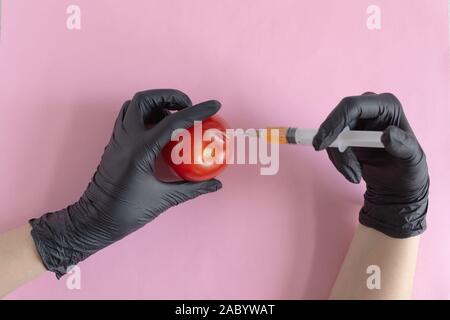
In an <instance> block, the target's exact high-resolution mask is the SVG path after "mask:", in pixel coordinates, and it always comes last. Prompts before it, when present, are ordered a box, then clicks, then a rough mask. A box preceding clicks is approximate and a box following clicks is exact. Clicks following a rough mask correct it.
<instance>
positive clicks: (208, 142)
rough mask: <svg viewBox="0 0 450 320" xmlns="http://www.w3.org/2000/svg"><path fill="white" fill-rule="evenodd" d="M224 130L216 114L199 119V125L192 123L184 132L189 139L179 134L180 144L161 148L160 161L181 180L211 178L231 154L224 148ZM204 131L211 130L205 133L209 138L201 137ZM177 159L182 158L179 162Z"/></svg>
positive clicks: (172, 143)
mask: <svg viewBox="0 0 450 320" xmlns="http://www.w3.org/2000/svg"><path fill="white" fill-rule="evenodd" d="M200 126H201V131H200ZM227 127H228V125H227V123H226V122H225V121H224V120H223V119H222V118H221V117H219V116H217V115H214V116H212V117H210V118H208V119H206V120H203V121H202V123H201V125H200V124H196V125H195V126H192V127H190V128H189V129H187V131H188V132H189V136H184V135H181V138H180V141H170V142H169V143H168V144H167V145H166V146H165V147H164V149H163V150H162V154H163V157H164V160H165V161H166V162H167V164H168V165H169V167H170V168H172V169H173V171H175V173H176V174H177V175H178V176H179V177H181V178H183V179H184V180H188V181H203V180H209V179H211V178H214V177H215V176H217V175H218V174H219V173H220V172H221V171H222V170H223V169H225V167H226V158H227V155H228V153H229V152H230V151H231V150H228V149H229V148H227V142H228V138H227V136H226V134H225V133H226V132H225V130H226V128H227ZM208 129H214V130H212V131H209V136H204V133H205V131H207V130H208ZM194 132H195V134H194ZM185 139H188V140H187V141H185ZM176 157H178V160H177V159H175V158H176ZM180 158H182V159H183V160H182V162H181V163H180Z"/></svg>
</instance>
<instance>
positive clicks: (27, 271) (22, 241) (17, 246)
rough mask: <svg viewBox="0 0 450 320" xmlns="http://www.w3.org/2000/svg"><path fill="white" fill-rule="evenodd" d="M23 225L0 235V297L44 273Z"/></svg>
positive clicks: (26, 226)
mask: <svg viewBox="0 0 450 320" xmlns="http://www.w3.org/2000/svg"><path fill="white" fill-rule="evenodd" d="M30 232H31V226H30V225H29V224H25V225H23V226H21V227H20V228H17V229H13V230H11V231H8V232H6V233H4V234H1V235H0V297H4V296H5V295H6V294H8V293H9V292H11V291H13V290H14V289H16V288H18V287H20V286H21V285H23V284H25V283H27V282H30V281H31V280H33V279H35V278H37V277H38V276H39V275H41V274H42V273H44V272H45V271H46V269H45V267H44V265H43V264H42V261H41V257H40V256H39V254H38V252H37V251H36V247H35V245H34V242H33V239H32V238H31V234H30Z"/></svg>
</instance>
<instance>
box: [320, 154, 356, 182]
mask: <svg viewBox="0 0 450 320" xmlns="http://www.w3.org/2000/svg"><path fill="white" fill-rule="evenodd" d="M326 150H327V153H328V157H329V158H330V160H331V162H332V163H333V165H334V166H335V167H336V169H337V170H338V171H339V172H340V173H342V175H343V176H344V177H345V178H346V179H347V180H348V181H350V182H352V183H359V182H360V181H361V165H360V163H359V161H358V159H357V157H356V155H355V154H354V153H353V151H352V150H351V149H350V148H347V149H346V150H345V151H344V152H340V151H339V150H338V149H337V148H327V149H326Z"/></svg>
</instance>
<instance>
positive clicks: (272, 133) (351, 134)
mask: <svg viewBox="0 0 450 320" xmlns="http://www.w3.org/2000/svg"><path fill="white" fill-rule="evenodd" d="M317 131H318V129H300V128H292V127H270V128H266V129H258V130H256V131H255V132H254V135H256V136H258V137H261V138H263V139H265V140H266V141H267V142H269V143H280V144H286V143H287V144H302V145H312V141H313V139H314V136H315V135H316V134H317ZM249 134H250V135H251V134H252V133H251V132H250V133H249ZM382 135H383V132H382V131H365V130H350V129H349V128H348V127H345V128H344V130H343V131H342V132H341V133H340V134H339V136H338V137H337V138H336V140H334V142H333V143H332V144H331V145H330V146H329V147H332V148H338V149H339V151H341V152H344V151H345V150H346V149H347V148H348V147H366V148H384V145H383V143H382V142H381V136H382Z"/></svg>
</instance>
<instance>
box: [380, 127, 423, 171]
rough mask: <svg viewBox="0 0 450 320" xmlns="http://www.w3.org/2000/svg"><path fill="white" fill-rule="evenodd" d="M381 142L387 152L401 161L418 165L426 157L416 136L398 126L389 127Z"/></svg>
mask: <svg viewBox="0 0 450 320" xmlns="http://www.w3.org/2000/svg"><path fill="white" fill-rule="evenodd" d="M381 142H382V143H383V144H384V147H385V148H386V151H387V152H389V153H390V154H391V155H393V156H394V157H396V158H399V159H401V160H404V161H407V162H410V163H414V164H416V163H417V162H419V161H420V160H421V159H422V157H424V152H423V151H422V148H421V147H420V145H419V143H418V142H417V140H416V138H415V137H414V135H413V134H412V133H409V132H406V131H404V130H402V129H400V128H398V127H396V126H389V127H388V128H386V130H384V132H383V135H382V136H381Z"/></svg>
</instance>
